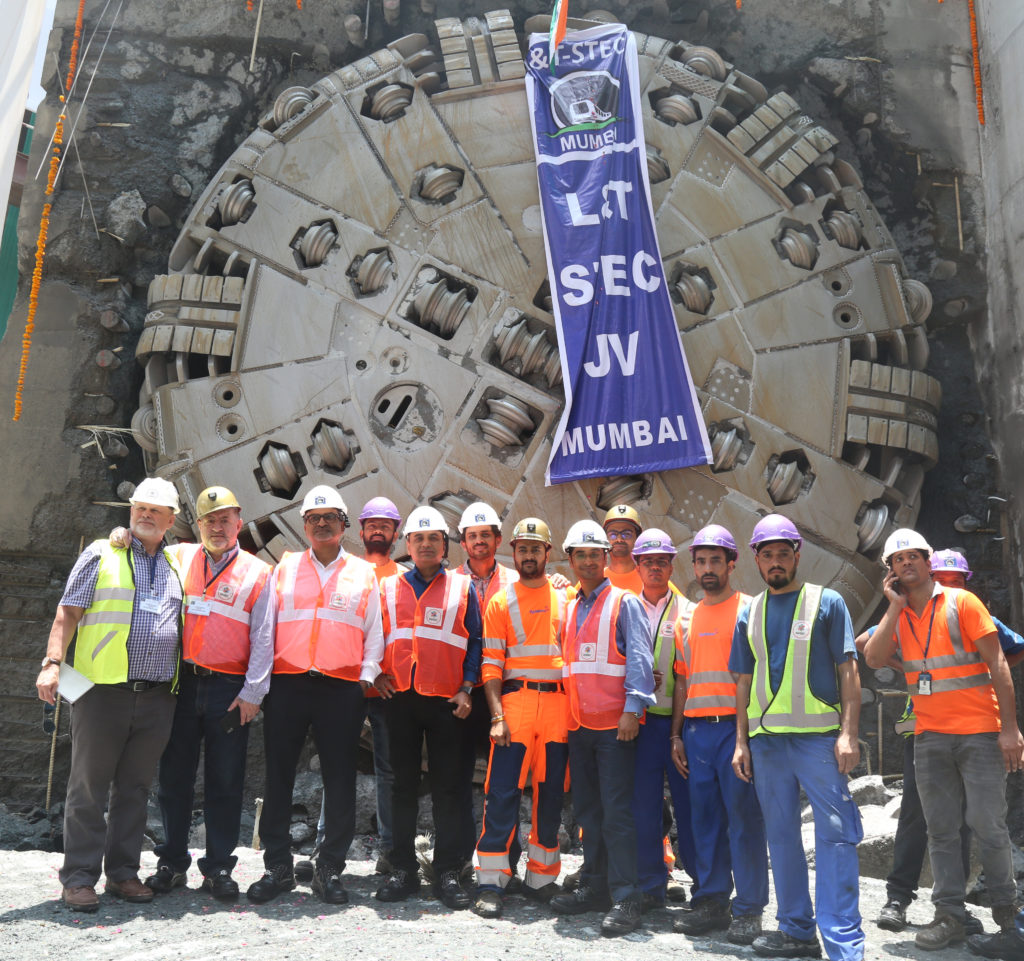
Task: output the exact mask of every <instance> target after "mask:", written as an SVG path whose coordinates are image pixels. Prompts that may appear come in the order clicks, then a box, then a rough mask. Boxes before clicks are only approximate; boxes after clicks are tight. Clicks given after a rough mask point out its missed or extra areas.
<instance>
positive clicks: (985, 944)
mask: <svg viewBox="0 0 1024 961" xmlns="http://www.w3.org/2000/svg"><path fill="white" fill-rule="evenodd" d="M967 947H968V948H969V949H970V952H971V954H977V955H978V956H979V957H982V958H998V959H1000V961H1024V938H1022V937H1021V936H1020V935H1019V934H1018V933H1017V932H1016V931H1012V930H1011V931H1000V932H999V933H998V934H988V935H983V934H975V935H972V936H971V937H969V938H968V939H967Z"/></svg>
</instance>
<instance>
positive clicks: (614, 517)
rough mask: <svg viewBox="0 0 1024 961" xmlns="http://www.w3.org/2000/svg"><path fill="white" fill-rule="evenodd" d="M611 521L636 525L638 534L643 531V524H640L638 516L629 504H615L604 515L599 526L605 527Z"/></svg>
mask: <svg viewBox="0 0 1024 961" xmlns="http://www.w3.org/2000/svg"><path fill="white" fill-rule="evenodd" d="M612 521H630V523H633V524H636V529H637V532H638V533H639V532H640V531H642V530H643V529H644V527H643V524H641V523H640V515H639V514H638V513H637V512H636V511H635V510H633V508H632V507H630V506H629V504H616V505H615V506H614V507H612V508H610V509H609V511H608V513H607V514H605V515H604V521H603V522H602V524H601V526H602V527H607V526H608V525H609V524H610V523H611V522H612Z"/></svg>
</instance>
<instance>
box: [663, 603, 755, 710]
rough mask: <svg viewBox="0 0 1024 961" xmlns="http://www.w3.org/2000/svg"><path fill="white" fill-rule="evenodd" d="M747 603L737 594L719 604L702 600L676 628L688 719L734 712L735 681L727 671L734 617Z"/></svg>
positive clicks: (734, 623) (677, 648) (734, 622)
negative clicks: (688, 617)
mask: <svg viewBox="0 0 1024 961" xmlns="http://www.w3.org/2000/svg"><path fill="white" fill-rule="evenodd" d="M749 603H750V596H749V595H748V594H741V593H740V592H739V591H736V592H735V593H733V595H732V596H731V597H730V598H728V599H727V600H724V601H722V602H721V603H720V604H705V603H704V602H703V601H701V602H700V603H699V604H698V605H697V606H696V607H695V608H694V609H693V613H692V614H691V615H690V623H689V624H688V625H683V624H682V623H680V624H679V625H677V627H676V650H677V651H678V652H679V656H680V658H681V660H682V661H683V663H684V664H685V665H686V711H685V714H686V716H687V717H714V716H716V715H721V714H735V713H736V682H735V681H734V680H733V677H732V673H731V672H730V671H729V651H730V650H731V649H732V635H733V628H735V626H736V618H737V617H738V616H739V613H740V610H741V609H742V608H743V607H745V606H746V605H747V604H749ZM723 627H724V628H725V629H724V630H723ZM706 628H715V630H712V631H707V630H706Z"/></svg>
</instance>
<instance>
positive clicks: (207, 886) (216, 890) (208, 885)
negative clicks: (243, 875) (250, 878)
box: [203, 868, 238, 901]
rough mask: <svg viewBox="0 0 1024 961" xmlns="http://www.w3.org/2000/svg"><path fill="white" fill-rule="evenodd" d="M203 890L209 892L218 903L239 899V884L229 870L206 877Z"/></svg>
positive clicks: (225, 869) (221, 870)
mask: <svg viewBox="0 0 1024 961" xmlns="http://www.w3.org/2000/svg"><path fill="white" fill-rule="evenodd" d="M203 890H204V891H209V892H210V894H212V895H213V896H214V897H215V898H216V899H217V900H218V901H234V900H235V899H236V898H237V897H238V884H237V882H236V881H235V879H234V878H233V877H231V872H230V871H229V870H228V869H227V868H221V869H220V870H219V871H217V872H216V873H214V874H208V875H206V877H205V878H203Z"/></svg>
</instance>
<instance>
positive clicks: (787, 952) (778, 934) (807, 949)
mask: <svg viewBox="0 0 1024 961" xmlns="http://www.w3.org/2000/svg"><path fill="white" fill-rule="evenodd" d="M754 954H757V955H760V956H761V957H762V958H820V957H821V945H820V944H819V943H818V939H817V938H811V939H810V940H809V941H804V940H803V939H802V938H794V937H793V936H792V935H791V934H786V932H785V931H769V932H767V933H766V934H762V935H761V936H760V937H757V938H754Z"/></svg>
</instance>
